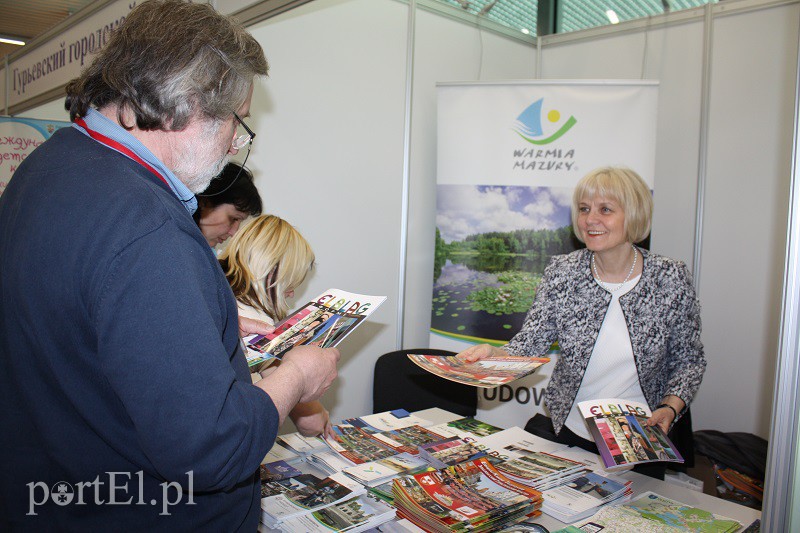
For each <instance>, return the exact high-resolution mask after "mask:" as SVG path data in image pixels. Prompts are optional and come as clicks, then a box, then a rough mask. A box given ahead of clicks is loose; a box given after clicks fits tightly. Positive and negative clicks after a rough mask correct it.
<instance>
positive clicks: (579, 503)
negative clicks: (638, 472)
mask: <svg viewBox="0 0 800 533" xmlns="http://www.w3.org/2000/svg"><path fill="white" fill-rule="evenodd" d="M630 485H631V482H630V481H626V480H623V479H619V478H616V477H613V476H609V475H600V474H597V473H595V472H585V473H584V474H583V475H581V476H580V477H578V478H575V479H573V480H572V481H570V482H569V483H567V484H565V485H561V486H559V487H555V488H551V489H548V490H545V491H542V496H543V497H544V503H543V504H542V512H544V513H546V514H548V515H550V516H552V517H553V518H555V519H556V520H560V521H561V522H565V523H568V524H569V523H572V522H576V521H578V520H583V519H584V518H587V517H589V516H592V515H593V514H594V513H596V512H597V510H598V509H599V508H600V507H602V506H603V505H607V504H613V503H620V502H623V501H626V500H627V499H629V498H630V496H631V494H632V493H633V490H632V489H631V487H630Z"/></svg>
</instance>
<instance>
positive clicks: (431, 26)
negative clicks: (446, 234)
mask: <svg viewBox="0 0 800 533" xmlns="http://www.w3.org/2000/svg"><path fill="white" fill-rule="evenodd" d="M415 34H416V43H415V44H416V52H415V65H414V99H413V116H412V129H411V131H412V135H411V194H410V204H409V232H408V233H409V243H408V260H407V262H406V265H407V273H406V283H407V285H406V291H405V292H406V303H405V305H406V312H405V321H406V322H405V328H404V329H405V331H404V338H403V344H404V346H405V347H407V348H419V347H426V346H428V341H429V336H430V334H429V331H428V330H429V328H430V320H431V297H432V294H433V242H434V234H435V231H434V228H435V227H436V84H437V83H438V82H452V81H487V80H503V79H525V78H532V77H533V76H534V75H535V72H536V51H535V49H534V48H533V47H531V46H529V45H526V44H524V43H521V42H519V41H516V40H513V39H509V38H507V37H501V36H498V35H496V34H493V33H489V32H487V31H484V30H479V29H478V28H477V27H475V26H469V25H465V24H463V23H459V22H456V21H454V20H451V19H446V18H444V17H441V16H439V15H436V14H433V13H430V12H427V11H422V10H418V11H417V18H416V32H415Z"/></svg>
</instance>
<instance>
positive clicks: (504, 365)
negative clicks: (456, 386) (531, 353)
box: [408, 354, 550, 388]
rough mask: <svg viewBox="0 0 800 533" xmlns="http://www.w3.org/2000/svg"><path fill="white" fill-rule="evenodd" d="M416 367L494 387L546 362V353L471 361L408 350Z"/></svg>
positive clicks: (456, 379)
mask: <svg viewBox="0 0 800 533" xmlns="http://www.w3.org/2000/svg"><path fill="white" fill-rule="evenodd" d="M408 358H409V359H411V361H413V362H414V364H416V365H417V366H419V367H420V368H423V369H424V370H427V371H428V372H430V373H431V374H434V375H437V376H439V377H442V378H445V379H448V380H450V381H455V382H457V383H462V384H464V385H471V386H473V387H483V388H490V387H498V386H500V385H505V384H506V383H510V382H512V381H515V380H517V379H520V378H523V377H525V376H527V375H529V374H532V373H533V372H535V371H536V369H538V368H539V367H540V366H542V365H543V364H545V363H549V362H550V358H549V357H517V356H511V355H509V356H506V357H491V358H488V359H481V360H479V361H475V362H474V363H467V362H465V361H462V360H461V359H459V358H458V357H456V356H454V355H426V354H409V355H408Z"/></svg>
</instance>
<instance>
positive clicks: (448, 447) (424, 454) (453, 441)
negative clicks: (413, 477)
mask: <svg viewBox="0 0 800 533" xmlns="http://www.w3.org/2000/svg"><path fill="white" fill-rule="evenodd" d="M484 455H486V453H485V452H483V451H481V450H479V449H478V448H476V447H475V445H474V444H472V443H471V442H469V441H467V440H465V439H462V438H459V437H450V438H449V439H444V440H440V441H436V442H430V443H428V444H423V445H422V446H420V447H419V456H420V458H422V459H425V460H426V461H428V463H429V464H430V465H431V466H432V467H434V468H445V467H448V466H453V465H457V464H459V463H463V462H465V461H472V460H474V459H477V458H479V457H483V456H484Z"/></svg>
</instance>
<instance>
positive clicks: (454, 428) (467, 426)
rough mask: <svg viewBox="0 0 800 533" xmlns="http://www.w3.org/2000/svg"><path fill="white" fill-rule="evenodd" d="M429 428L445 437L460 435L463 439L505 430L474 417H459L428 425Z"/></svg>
mask: <svg viewBox="0 0 800 533" xmlns="http://www.w3.org/2000/svg"><path fill="white" fill-rule="evenodd" d="M428 429H429V430H430V431H433V432H434V433H438V434H439V435H442V436H444V437H460V438H462V439H476V438H478V437H486V436H489V435H493V434H495V433H497V432H499V431H503V428H499V427H497V426H493V425H491V424H487V423H486V422H482V421H480V420H476V419H475V418H472V417H465V418H458V419H456V420H451V421H450V422H445V423H443V424H436V425H433V426H428Z"/></svg>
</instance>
